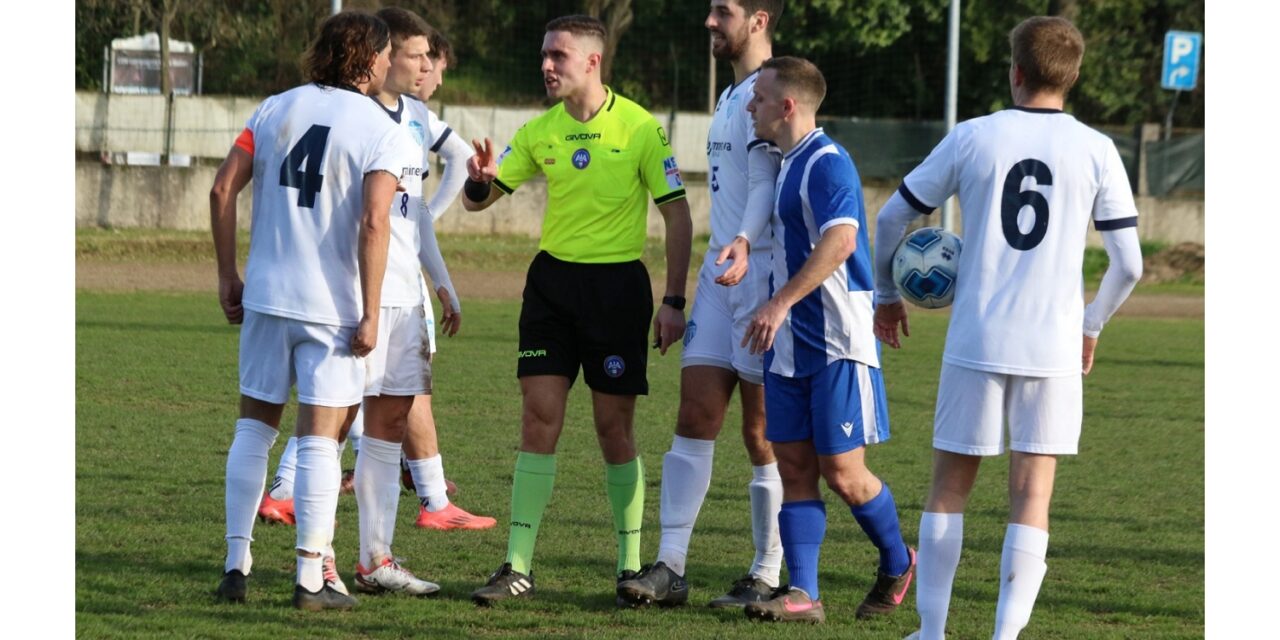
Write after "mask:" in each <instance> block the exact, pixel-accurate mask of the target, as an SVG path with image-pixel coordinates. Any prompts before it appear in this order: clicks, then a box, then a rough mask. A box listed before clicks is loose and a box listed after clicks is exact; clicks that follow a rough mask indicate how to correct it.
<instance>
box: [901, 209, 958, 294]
mask: <svg viewBox="0 0 1280 640" xmlns="http://www.w3.org/2000/svg"><path fill="white" fill-rule="evenodd" d="M963 247H964V241H962V240H961V239H960V238H959V237H957V236H956V234H954V233H951V232H950V231H946V230H944V229H941V228H939V227H925V228H923V229H917V230H915V231H913V232H911V233H910V234H908V235H907V237H906V238H903V240H902V243H901V244H899V245H898V249H897V250H896V251H894V252H893V282H894V284H896V285H897V286H898V291H899V292H901V293H902V297H903V298H906V299H907V300H909V301H911V303H912V304H914V305H916V306H919V307H924V308H926V309H938V308H941V307H945V306H948V305H950V304H951V301H952V300H954V299H955V297H956V274H957V273H958V272H959V270H960V250H961V249H962V248H963Z"/></svg>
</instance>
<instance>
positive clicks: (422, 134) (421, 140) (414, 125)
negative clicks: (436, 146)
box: [409, 120, 427, 147]
mask: <svg viewBox="0 0 1280 640" xmlns="http://www.w3.org/2000/svg"><path fill="white" fill-rule="evenodd" d="M409 132H410V133H412V134H413V139H414V140H417V141H418V146H420V147H421V146H423V145H426V144H427V130H426V128H424V127H423V126H422V123H421V122H418V121H417V120H410V121H409Z"/></svg>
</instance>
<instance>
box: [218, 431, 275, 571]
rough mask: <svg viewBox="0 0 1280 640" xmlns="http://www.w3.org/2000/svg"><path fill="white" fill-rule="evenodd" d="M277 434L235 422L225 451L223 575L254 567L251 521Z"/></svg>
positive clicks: (264, 483) (259, 500)
mask: <svg viewBox="0 0 1280 640" xmlns="http://www.w3.org/2000/svg"><path fill="white" fill-rule="evenodd" d="M276 435H277V432H276V430H275V429H272V428H271V427H268V426H267V425H266V424H264V423H262V422H259V421H257V420H250V419H248V418H241V419H240V420H236V432H235V437H234V438H233V439H232V440H231V448H230V449H229V450H228V451H227V479H226V518H227V559H226V562H225V563H224V564H223V569H222V570H223V571H231V570H232V569H238V570H240V572H241V573H243V574H245V575H248V574H249V569H250V568H252V566H253V556H252V555H250V553H249V543H250V542H253V519H254V517H255V516H257V515H258V503H259V502H261V501H262V489H263V488H264V487H265V486H266V484H267V453H269V452H270V451H271V445H273V444H275V442H276Z"/></svg>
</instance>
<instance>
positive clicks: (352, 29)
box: [302, 11, 391, 87]
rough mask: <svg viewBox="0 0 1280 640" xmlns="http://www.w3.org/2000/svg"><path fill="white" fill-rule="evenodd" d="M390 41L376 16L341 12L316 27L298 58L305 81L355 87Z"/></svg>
mask: <svg viewBox="0 0 1280 640" xmlns="http://www.w3.org/2000/svg"><path fill="white" fill-rule="evenodd" d="M390 41H391V29H390V28H389V27H388V26H387V23H386V22H383V21H382V19H380V18H378V17H377V16H375V15H373V14H369V13H361V12H357V11H343V12H342V13H339V14H337V15H334V16H330V17H329V18H328V19H327V20H325V21H324V24H322V25H320V34H319V35H318V36H316V39H315V41H314V42H312V43H311V46H310V47H307V53H306V55H305V56H304V57H303V59H302V66H303V69H304V70H305V73H306V75H307V79H308V80H310V81H311V82H314V83H316V84H323V85H327V86H330V87H337V86H344V85H345V86H355V85H358V84H360V83H361V82H367V81H369V80H370V79H371V78H372V76H373V69H372V68H371V67H370V61H371V60H373V58H374V56H376V55H378V52H380V51H382V50H383V49H385V48H386V47H387V43H388V42H390Z"/></svg>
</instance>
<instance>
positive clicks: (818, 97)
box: [761, 56, 827, 113]
mask: <svg viewBox="0 0 1280 640" xmlns="http://www.w3.org/2000/svg"><path fill="white" fill-rule="evenodd" d="M761 69H773V74H774V77H775V78H777V81H778V86H779V87H780V88H781V90H782V93H783V95H784V96H788V97H791V98H794V99H795V100H796V101H797V102H802V103H804V104H806V105H809V106H811V107H813V110H814V112H815V113H816V112H817V111H818V107H820V106H822V100H823V98H826V97H827V80H826V78H823V77H822V71H821V70H819V69H818V66H817V65H815V64H813V63H812V62H809V61H808V60H805V59H804V58H796V57H793V56H782V57H780V58H770V59H769V60H766V61H765V63H764V64H763V65H761Z"/></svg>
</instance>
